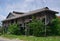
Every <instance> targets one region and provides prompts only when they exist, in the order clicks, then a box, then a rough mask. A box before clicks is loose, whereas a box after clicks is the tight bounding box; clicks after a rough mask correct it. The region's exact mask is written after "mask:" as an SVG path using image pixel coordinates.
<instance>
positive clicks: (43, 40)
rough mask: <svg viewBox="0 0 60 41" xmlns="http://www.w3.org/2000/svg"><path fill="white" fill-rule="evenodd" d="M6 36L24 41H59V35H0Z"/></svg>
mask: <svg viewBox="0 0 60 41" xmlns="http://www.w3.org/2000/svg"><path fill="white" fill-rule="evenodd" d="M2 36H3V37H6V38H10V39H13V38H18V39H20V40H24V41H60V36H48V37H35V36H24V35H2Z"/></svg>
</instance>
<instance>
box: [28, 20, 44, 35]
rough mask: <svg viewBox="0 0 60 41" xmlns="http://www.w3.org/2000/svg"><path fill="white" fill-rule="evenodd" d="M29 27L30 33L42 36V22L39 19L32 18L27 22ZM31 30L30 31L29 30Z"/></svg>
mask: <svg viewBox="0 0 60 41" xmlns="http://www.w3.org/2000/svg"><path fill="white" fill-rule="evenodd" d="M28 26H29V27H30V34H32V35H34V36H43V35H44V26H45V25H44V23H43V22H42V21H41V20H33V21H32V22H30V23H29V24H28ZM31 30H32V31H31Z"/></svg>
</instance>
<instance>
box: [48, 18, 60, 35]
mask: <svg viewBox="0 0 60 41" xmlns="http://www.w3.org/2000/svg"><path fill="white" fill-rule="evenodd" d="M49 27H50V33H51V34H52V35H60V19H59V18H55V19H53V20H52V21H51V25H49Z"/></svg>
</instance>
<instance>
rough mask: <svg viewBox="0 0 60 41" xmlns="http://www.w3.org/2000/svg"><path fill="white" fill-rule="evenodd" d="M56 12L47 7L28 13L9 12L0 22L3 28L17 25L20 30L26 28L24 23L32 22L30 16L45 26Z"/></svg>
mask: <svg viewBox="0 0 60 41" xmlns="http://www.w3.org/2000/svg"><path fill="white" fill-rule="evenodd" d="M55 14H58V12H56V11H53V10H50V9H49V8H48V7H45V8H42V9H37V10H34V11H29V12H26V13H24V12H16V11H13V12H10V13H9V14H8V16H7V17H6V19H5V20H3V21H2V25H3V27H8V26H9V25H10V24H14V23H17V24H18V25H20V26H21V27H22V28H24V27H26V23H28V22H30V21H32V16H35V17H36V19H37V20H39V19H41V20H44V22H45V25H48V24H49V22H50V21H51V20H52V19H53V18H54V17H55Z"/></svg>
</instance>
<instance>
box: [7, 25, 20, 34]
mask: <svg viewBox="0 0 60 41" xmlns="http://www.w3.org/2000/svg"><path fill="white" fill-rule="evenodd" d="M8 34H15V35H19V34H21V33H20V28H19V26H18V25H17V24H12V25H9V27H8Z"/></svg>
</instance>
